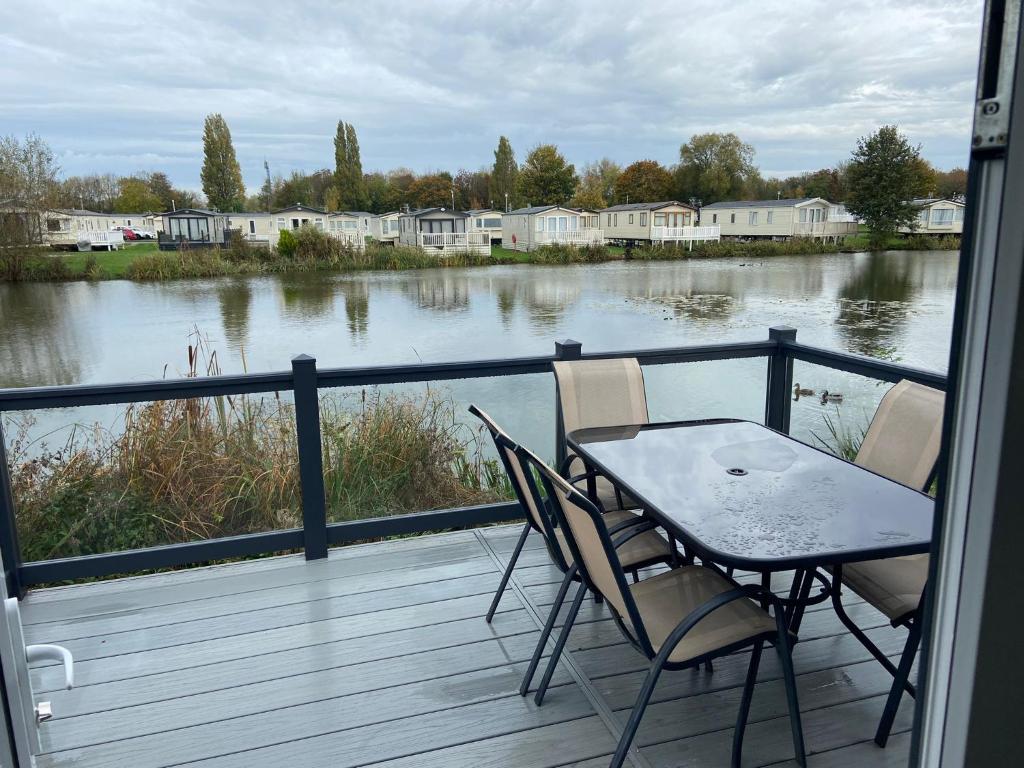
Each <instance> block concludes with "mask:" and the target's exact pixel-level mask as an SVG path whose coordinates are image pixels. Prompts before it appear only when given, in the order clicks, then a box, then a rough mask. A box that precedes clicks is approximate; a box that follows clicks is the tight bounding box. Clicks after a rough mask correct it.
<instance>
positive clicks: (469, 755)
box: [22, 525, 913, 768]
mask: <svg viewBox="0 0 1024 768" xmlns="http://www.w3.org/2000/svg"><path fill="white" fill-rule="evenodd" d="M519 530H520V527H519V526H518V525H517V526H512V527H508V526H502V527H495V528H488V529H484V530H479V531H463V532H457V533H450V534H442V535H437V536H424V537H419V538H414V539H405V540H400V541H393V542H385V543H379V544H368V545H362V546H356V547H348V548H344V549H336V550H332V552H331V556H330V558H328V559H327V560H322V561H317V562H311V563H307V562H305V561H304V560H303V559H302V558H301V557H299V556H287V557H278V558H272V559H265V560H258V561H251V562H246V563H239V564H232V565H225V566H217V567H212V568H203V569H193V570H188V571H179V572H175V573H171V574H159V575H153V576H143V577H138V578H133V579H122V580H117V581H108V582H102V583H96V584H88V585H83V586H75V587H64V588H58V589H50V590H39V591H35V592H33V593H31V594H30V595H29V596H28V597H27V598H26V599H25V601H24V603H23V614H22V615H23V619H24V622H25V624H26V627H25V632H26V636H27V637H26V639H27V640H28V642H56V643H62V644H64V645H66V646H67V647H68V648H70V649H71V650H72V652H73V653H74V655H75V659H76V664H75V674H76V682H77V685H78V687H77V688H75V689H74V690H72V691H63V690H54V687H55V686H56V685H59V678H58V674H57V668H55V667H51V668H45V667H44V668H41V669H38V670H35V671H34V672H33V675H34V684H35V687H36V690H37V692H39V691H43V690H45V691H48V693H47V694H46V695H45V696H42V697H41V698H43V699H49V700H50V701H51V702H52V704H53V711H54V720H52V721H50V722H48V723H46V724H44V725H43V730H42V740H43V744H44V749H45V750H46V752H47V754H45V755H44V756H42V757H41V759H40V760H39V763H38V764H39V766H40V768H55V767H56V766H76V768H99V766H116V767H117V768H125V767H126V766H130V767H131V768H154V767H155V766H172V765H182V764H192V765H196V766H218V768H219V767H221V766H225V767H227V766H240V767H241V766H245V768H262V767H269V766H292V765H294V766H302V767H303V768H314V767H315V766H324V767H325V768H326V767H327V766H330V768H341V767H342V766H365V765H373V766H388V768H398V766H416V767H417V768H431V767H436V768H452V767H454V766H474V768H476V767H479V766H485V767H486V766H493V767H494V768H497V767H498V766H501V767H502V768H515V767H521V768H546V767H551V768H554V766H566V765H574V766H586V768H600V767H602V766H606V765H607V759H608V758H607V756H608V755H609V754H610V752H611V750H612V749H613V747H614V744H615V741H616V736H615V735H613V729H617V728H618V727H619V726H618V723H621V722H623V721H624V720H625V717H626V716H627V715H628V711H629V708H630V706H631V704H632V702H633V699H634V697H635V695H636V692H637V689H638V688H639V685H640V682H641V680H642V676H643V670H644V669H645V667H646V662H645V660H644V659H643V658H642V657H641V656H640V655H639V654H637V653H636V652H635V651H633V650H632V649H631V648H630V647H629V646H627V645H626V644H625V643H624V642H623V640H622V637H621V635H620V634H619V632H618V630H617V629H616V627H615V626H614V624H613V623H612V621H611V619H610V618H609V616H608V613H607V609H606V608H605V607H604V606H595V605H593V604H592V603H591V602H590V601H588V602H587V604H586V606H585V608H584V610H583V612H582V614H581V617H580V620H579V621H580V623H579V624H578V625H577V626H576V628H575V629H574V631H573V634H572V636H571V639H570V642H569V650H570V653H569V654H568V655H569V658H570V664H569V665H568V667H567V665H565V664H563V665H562V667H561V668H560V669H559V672H558V673H557V675H556V679H555V686H554V687H553V688H552V689H551V691H550V692H549V694H548V698H547V700H546V702H545V704H544V706H543V707H539V708H538V707H535V706H534V705H533V701H532V699H523V698H520V697H519V695H518V693H517V688H518V685H519V680H520V677H521V675H522V673H523V671H524V668H525V665H526V661H527V660H528V659H529V656H530V654H531V652H532V650H533V646H534V643H535V642H536V638H537V634H538V628H539V624H540V622H541V621H542V620H543V619H544V617H545V616H546V611H547V606H548V605H549V604H550V603H551V601H552V600H553V599H554V594H555V590H556V588H557V584H558V581H559V577H560V574H559V573H558V572H557V571H556V570H555V568H554V567H552V566H551V565H549V564H548V561H547V556H546V553H545V551H544V549H543V546H542V543H541V542H540V541H539V539H538V537H536V536H534V537H533V538H532V539H531V540H530V541H529V542H528V544H527V547H528V548H527V549H526V550H525V551H524V553H523V557H522V558H521V559H520V563H519V567H518V568H517V569H516V572H515V577H514V582H515V583H514V585H511V586H512V588H511V589H510V590H509V591H508V592H507V593H506V595H505V597H504V599H503V600H502V603H501V608H500V613H499V614H498V615H497V616H496V617H495V619H494V623H493V624H492V625H488V624H486V623H485V622H484V619H483V616H484V614H485V612H486V610H487V606H488V604H489V601H490V599H491V595H492V593H493V590H494V589H495V588H496V586H497V583H498V579H499V576H500V571H499V563H500V564H501V565H503V564H504V562H505V558H506V557H507V556H508V553H509V552H510V551H511V550H512V547H513V546H514V544H515V540H516V537H517V536H518V533H519ZM783 586H786V585H784V584H782V583H781V580H780V583H779V587H783ZM848 605H850V609H849V612H850V615H851V616H852V617H853V618H854V619H855V620H856V621H858V622H859V623H860V624H861V625H862V626H864V627H872V628H873V629H871V630H869V635H870V636H871V637H872V638H873V639H875V641H876V642H877V643H878V644H879V646H880V647H881V648H882V649H883V650H884V651H885V652H886V653H890V654H894V655H896V654H898V653H899V652H900V650H901V649H902V646H903V637H904V634H903V630H894V629H891V628H890V627H889V626H888V625H887V623H886V622H885V620H884V619H883V618H882V616H881V615H880V614H878V613H876V612H875V611H874V610H873V609H870V608H869V607H868V606H866V605H864V604H863V603H857V602H855V601H853V600H852V599H849V600H848ZM746 660H747V656H746V655H745V654H741V655H736V656H733V657H729V658H725V659H719V660H718V661H716V662H715V670H714V673H713V674H707V673H705V672H703V671H702V672H693V671H684V672H666V673H664V674H663V676H662V678H661V681H660V683H659V685H658V689H657V691H656V693H655V698H654V702H655V703H654V704H653V705H652V706H651V708H650V709H648V712H647V715H646V717H645V719H644V722H643V725H642V726H641V729H640V733H639V743H640V744H641V745H642V749H641V755H642V758H641V759H639V760H636V761H635V763H634V765H648V766H655V767H658V766H665V767H666V768H668V767H670V766H671V767H673V768H674V767H675V766H683V765H685V766H722V765H727V764H728V761H729V749H730V740H731V738H732V728H731V725H732V722H733V721H734V719H735V715H736V708H737V702H738V700H739V693H740V692H739V687H738V686H740V685H741V684H742V681H743V675H744V674H745V671H746ZM795 665H796V672H797V675H798V685H799V690H800V696H801V698H800V704H801V708H802V710H803V723H804V729H805V734H806V739H807V749H808V753H809V754H810V755H811V759H810V764H811V765H812V766H820V767H823V766H851V767H853V766H856V767H857V768H861V767H862V766H865V765H871V766H876V765H877V766H897V765H905V764H906V759H907V749H908V743H909V736H908V730H909V728H910V725H911V718H912V714H913V706H912V703H911V701H910V700H909V698H908V697H904V703H903V706H902V707H901V709H900V712H899V715H898V717H897V720H896V727H895V729H894V734H895V735H894V736H893V737H892V739H891V740H890V742H889V747H888V748H887V749H884V750H882V749H879V748H877V747H876V746H875V745H874V744H873V743H872V741H871V739H872V737H873V735H874V730H875V726H876V725H877V722H878V718H879V716H880V715H881V711H882V704H883V700H884V695H885V693H886V692H887V691H888V687H889V682H890V680H889V678H888V676H887V675H886V673H885V671H884V670H883V669H882V668H881V666H880V665H879V664H878V663H877V662H875V661H873V660H872V659H871V658H870V657H869V655H868V653H867V651H865V650H864V649H863V648H862V647H861V646H860V644H859V643H858V642H857V641H856V640H855V639H854V638H853V637H851V636H850V635H849V634H848V633H847V632H846V631H845V629H844V628H843V627H842V625H841V624H840V623H839V621H838V619H836V617H835V615H834V613H833V611H832V609H831V606H830V605H829V604H826V605H825V606H815V609H812V611H811V612H809V613H808V614H807V616H806V618H805V620H804V624H803V629H802V632H801V642H800V644H799V645H798V646H797V647H796V650H795ZM574 676H575V677H574ZM760 677H761V679H762V681H764V682H762V683H760V684H759V685H758V687H757V689H756V690H755V693H754V701H753V706H752V708H751V713H750V725H749V726H748V729H747V737H746V742H745V747H744V765H748V766H754V765H758V766H761V765H778V764H781V765H790V764H792V761H791V759H790V758H791V756H792V744H791V742H790V737H789V725H788V721H787V719H786V704H785V696H784V692H783V688H782V684H781V681H780V680H779V666H778V662H777V659H776V658H775V655H774V653H773V652H770V651H769V652H766V654H765V656H764V660H763V662H762V665H761V675H760ZM609 718H610V719H611V720H609ZM609 722H610V723H611V726H610V725H609ZM616 732H617V731H616Z"/></svg>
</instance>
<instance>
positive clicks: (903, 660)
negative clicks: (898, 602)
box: [875, 621, 921, 747]
mask: <svg viewBox="0 0 1024 768" xmlns="http://www.w3.org/2000/svg"><path fill="white" fill-rule="evenodd" d="M920 625H921V623H920V621H914V622H913V623H912V624H911V625H910V632H909V634H908V635H907V644H906V645H905V646H903V655H902V656H901V657H900V665H899V667H898V668H897V670H896V676H895V677H893V679H892V687H891V688H890V689H889V696H888V697H887V698H886V700H885V709H884V710H882V719H881V721H880V722H879V723H878V730H877V731H875V744H877V745H878V746H880V747H884V746H885V744H886V742H887V741H888V740H889V732H890V731H891V730H892V724H893V721H895V719H896V712H897V711H898V710H899V708H900V699H901V698H902V697H903V689H904V688H905V687H906V685H907V680H908V679H909V678H910V670H911V668H912V667H913V666H914V658H915V657H916V656H917V646H918V645H920V641H921V630H920Z"/></svg>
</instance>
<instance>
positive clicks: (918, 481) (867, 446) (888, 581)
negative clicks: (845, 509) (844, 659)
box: [832, 380, 945, 747]
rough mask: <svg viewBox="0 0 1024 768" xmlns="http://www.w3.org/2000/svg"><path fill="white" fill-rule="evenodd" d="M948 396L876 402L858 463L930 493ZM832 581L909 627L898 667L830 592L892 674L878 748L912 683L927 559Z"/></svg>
mask: <svg viewBox="0 0 1024 768" xmlns="http://www.w3.org/2000/svg"><path fill="white" fill-rule="evenodd" d="M944 405H945V395H944V394H943V393H942V392H940V391H939V390H936V389H932V388H930V387H926V386H923V385H921V384H914V383H913V382H909V381H906V380H904V381H901V382H900V383H899V384H897V385H896V386H894V387H893V388H892V389H890V390H889V391H888V392H887V393H886V394H885V396H884V397H883V398H882V401H881V402H880V403H879V404H878V410H877V411H875V416H874V418H873V419H872V420H871V425H870V426H869V427H868V431H867V433H866V434H865V435H864V440H863V442H862V443H861V446H860V450H858V452H857V458H856V459H855V463H856V464H859V465H860V466H862V467H865V468H867V469H870V470H871V471H873V472H876V473H878V474H880V475H883V476H885V477H888V478H889V479H890V480H895V481H896V482H898V483H902V484H904V485H908V486H910V487H912V488H916V489H918V490H927V489H928V487H929V486H930V485H931V483H932V480H933V479H934V473H935V465H936V462H937V461H938V458H939V441H940V437H941V431H942V414H943V408H944ZM833 576H834V579H835V580H836V581H838V582H840V583H841V584H843V585H844V586H846V587H849V588H850V589H851V590H852V591H853V592H855V593H856V594H857V595H859V596H860V597H861V598H862V599H864V600H865V601H866V602H867V603H869V604H870V605H872V606H874V607H875V608H876V609H878V610H879V611H881V612H882V613H883V614H884V615H885V617H886V618H887V619H889V622H890V623H891V624H892V626H894V627H900V626H902V627H905V628H906V629H907V640H906V643H905V645H904V647H903V653H902V655H901V656H900V661H899V665H898V666H894V665H893V663H892V662H891V661H889V659H888V658H886V655H885V654H884V653H882V651H881V650H880V649H879V648H878V646H876V645H875V644H874V643H873V642H871V640H870V639H869V638H868V636H867V635H866V634H864V631H863V630H862V629H861V628H860V627H858V626H857V625H856V624H855V623H854V622H853V619H851V618H850V617H849V615H848V614H847V613H846V610H845V609H844V608H843V601H842V595H841V593H840V590H838V589H835V590H833V591H832V604H833V606H835V610H836V614H837V615H838V616H839V619H840V620H841V621H842V622H843V624H845V625H846V627H847V628H848V629H849V630H850V632H852V633H853V635H854V636H855V637H856V638H857V639H858V640H860V642H861V643H862V644H863V645H864V647H865V648H867V649H868V651H870V652H871V655H872V656H874V657H875V658H876V659H877V660H878V661H879V662H880V663H881V664H882V666H883V667H885V668H886V669H887V670H888V671H889V673H890V674H891V675H892V676H893V683H892V687H891V688H890V690H889V696H888V698H887V700H886V703H885V708H884V710H883V712H882V719H881V721H880V722H879V724H878V730H877V731H876V732H875V743H876V744H878V745H879V746H880V747H884V746H885V744H886V742H887V741H888V739H889V732H890V731H891V730H892V725H893V721H894V720H895V718H896V711H897V709H899V703H900V698H901V697H902V694H903V691H904V690H906V691H907V693H909V694H910V695H911V696H915V693H916V692H915V689H914V686H913V685H912V684H911V683H910V680H909V678H910V670H911V668H912V667H913V665H914V659H915V657H916V655H917V650H918V645H919V643H920V640H921V603H922V597H923V596H924V591H925V582H926V581H927V578H928V555H910V556H908V557H894V558H887V559H885V560H870V561H867V562H860V563H851V564H847V565H844V566H842V567H841V568H840V567H835V568H833Z"/></svg>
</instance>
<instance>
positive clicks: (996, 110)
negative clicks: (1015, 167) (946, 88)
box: [971, 0, 1021, 152]
mask: <svg viewBox="0 0 1024 768" xmlns="http://www.w3.org/2000/svg"><path fill="white" fill-rule="evenodd" d="M1020 7H1021V0H1005V2H1004V3H1001V4H998V3H996V4H991V5H989V6H988V7H987V9H986V12H985V22H984V26H983V27H982V34H981V70H980V71H979V72H978V93H977V99H976V101H975V107H974V134H973V138H972V139H971V144H972V146H973V148H974V150H975V151H982V152H985V151H990V150H1003V149H1005V148H1006V137H1007V135H1008V134H1009V130H1010V108H1009V107H1010V92H1011V90H1012V89H1013V76H1014V70H1015V68H1016V66H1017V45H1016V42H1017V41H1016V39H1015V36H1016V34H1017V29H1018V27H1019V25H1020Z"/></svg>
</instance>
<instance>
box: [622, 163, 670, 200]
mask: <svg viewBox="0 0 1024 768" xmlns="http://www.w3.org/2000/svg"><path fill="white" fill-rule="evenodd" d="M671 196H672V174H671V173H669V172H668V171H667V170H666V169H665V168H664V167H663V166H662V164H661V163H659V162H658V161H657V160H637V161H636V162H635V163H632V164H631V165H628V166H626V169H625V170H624V171H623V172H622V174H621V175H620V176H619V178H618V179H617V180H616V182H615V202H616V203H656V202H658V201H661V200H667V199H668V198H670V197H671Z"/></svg>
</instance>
